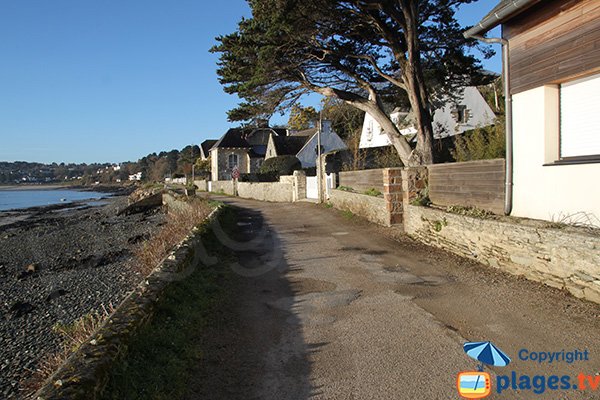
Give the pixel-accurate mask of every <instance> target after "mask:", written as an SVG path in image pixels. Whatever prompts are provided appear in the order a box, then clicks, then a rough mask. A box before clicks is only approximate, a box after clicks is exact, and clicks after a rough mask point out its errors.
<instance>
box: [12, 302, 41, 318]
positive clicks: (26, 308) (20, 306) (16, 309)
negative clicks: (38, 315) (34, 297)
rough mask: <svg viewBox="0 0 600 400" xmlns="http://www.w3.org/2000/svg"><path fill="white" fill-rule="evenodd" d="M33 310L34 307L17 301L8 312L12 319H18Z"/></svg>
mask: <svg viewBox="0 0 600 400" xmlns="http://www.w3.org/2000/svg"><path fill="white" fill-rule="evenodd" d="M34 309H35V306H34V305H33V304H31V303H28V302H26V301H17V302H16V303H14V304H13V305H12V306H11V307H10V309H9V310H8V311H9V313H10V315H11V316H12V318H19V317H22V316H23V315H25V314H29V313H30V312H32V311H33V310H34Z"/></svg>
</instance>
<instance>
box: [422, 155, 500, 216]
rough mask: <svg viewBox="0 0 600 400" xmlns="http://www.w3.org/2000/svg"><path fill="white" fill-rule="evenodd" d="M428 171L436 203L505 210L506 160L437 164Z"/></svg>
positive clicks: (429, 167) (431, 197)
mask: <svg viewBox="0 0 600 400" xmlns="http://www.w3.org/2000/svg"><path fill="white" fill-rule="evenodd" d="M428 170H429V198H430V199H431V202H432V203H433V204H435V205H439V206H450V205H460V206H473V207H477V208H481V209H484V210H488V211H491V212H493V213H496V214H503V213H504V177H505V170H504V159H496V160H482V161H469V162H461V163H448V164H435V165H429V166H428Z"/></svg>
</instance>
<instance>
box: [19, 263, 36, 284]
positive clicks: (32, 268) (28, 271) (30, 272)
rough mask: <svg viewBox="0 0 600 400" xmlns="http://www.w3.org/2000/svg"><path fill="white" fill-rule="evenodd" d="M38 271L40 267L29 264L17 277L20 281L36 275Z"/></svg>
mask: <svg viewBox="0 0 600 400" xmlns="http://www.w3.org/2000/svg"><path fill="white" fill-rule="evenodd" d="M37 271H38V266H37V265H36V264H29V265H27V266H26V267H25V270H24V271H22V272H21V273H20V274H18V275H17V279H18V280H23V279H26V278H28V277H30V276H31V275H33V274H35V273H36V272H37Z"/></svg>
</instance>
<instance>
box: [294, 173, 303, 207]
mask: <svg viewBox="0 0 600 400" xmlns="http://www.w3.org/2000/svg"><path fill="white" fill-rule="evenodd" d="M302 199H306V172H304V171H294V192H293V194H292V201H299V200H302Z"/></svg>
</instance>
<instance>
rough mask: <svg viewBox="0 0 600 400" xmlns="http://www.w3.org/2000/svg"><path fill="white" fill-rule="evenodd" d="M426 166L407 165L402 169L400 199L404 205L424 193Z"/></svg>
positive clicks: (426, 177) (426, 176)
mask: <svg viewBox="0 0 600 400" xmlns="http://www.w3.org/2000/svg"><path fill="white" fill-rule="evenodd" d="M427 181H428V175H427V167H426V166H421V167H407V168H404V169H403V170H402V201H403V202H404V204H405V205H408V204H410V203H411V202H412V201H414V200H415V199H417V198H419V197H421V196H423V195H424V193H423V191H424V190H425V189H426V188H427Z"/></svg>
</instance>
